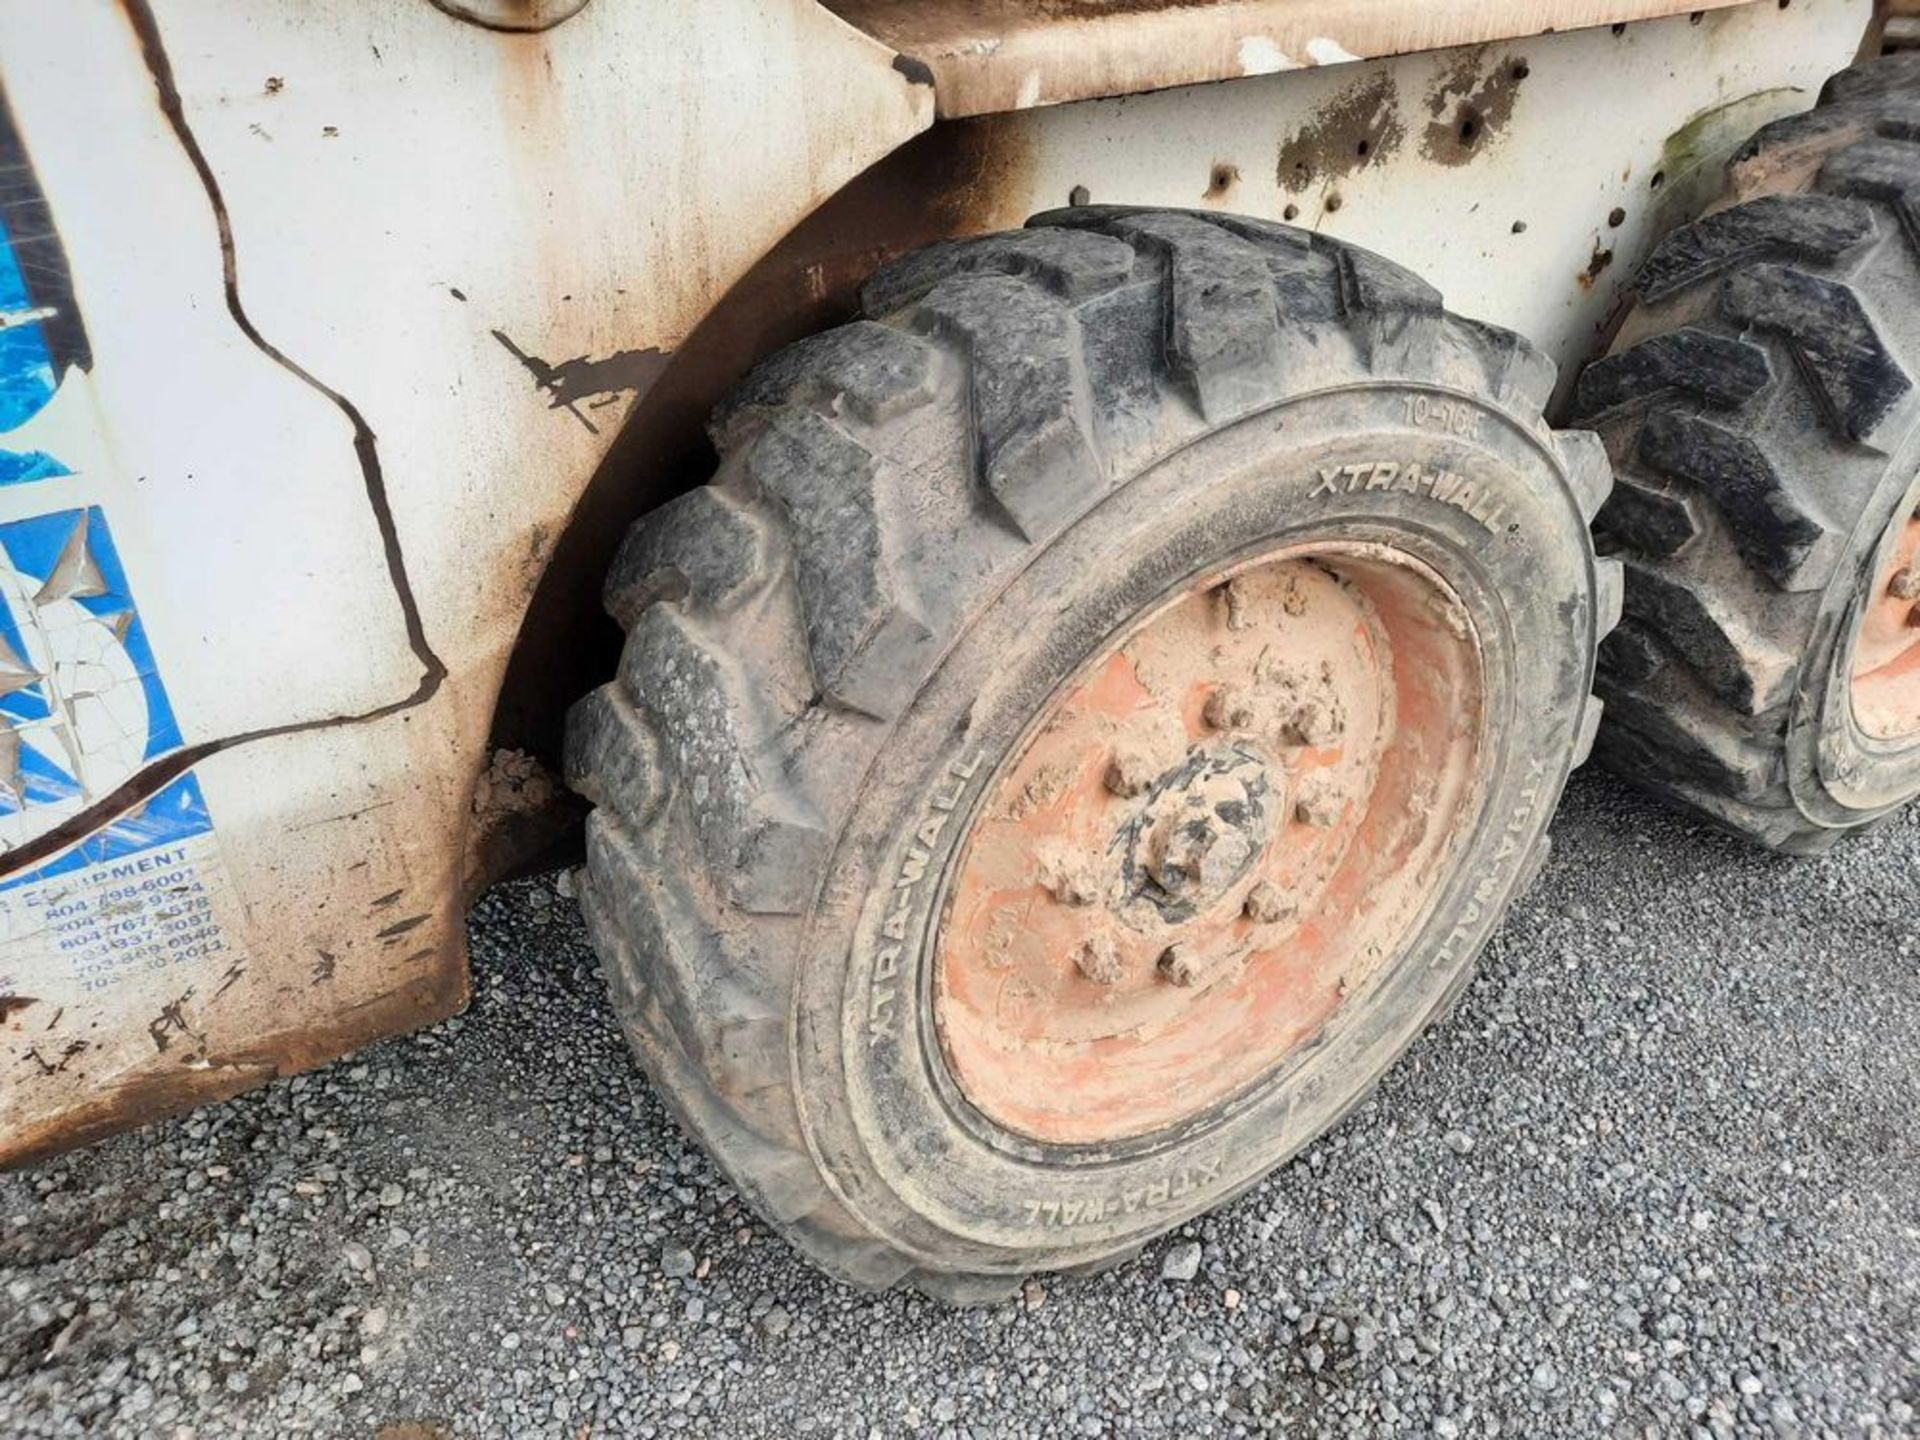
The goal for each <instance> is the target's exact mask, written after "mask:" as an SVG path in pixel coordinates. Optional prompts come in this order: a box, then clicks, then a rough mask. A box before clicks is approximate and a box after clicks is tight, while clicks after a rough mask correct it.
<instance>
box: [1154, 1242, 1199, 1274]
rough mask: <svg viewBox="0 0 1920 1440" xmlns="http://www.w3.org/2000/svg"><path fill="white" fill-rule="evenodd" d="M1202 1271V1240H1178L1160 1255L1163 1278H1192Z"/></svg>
mask: <svg viewBox="0 0 1920 1440" xmlns="http://www.w3.org/2000/svg"><path fill="white" fill-rule="evenodd" d="M1199 1273H1200V1242H1199V1241H1198V1240H1176V1241H1174V1242H1173V1244H1171V1245H1169V1246H1168V1247H1167V1253H1166V1254H1165V1255H1162V1256H1161V1257H1160V1278H1161V1279H1162V1280H1191V1279H1193V1277H1194V1276H1196V1275H1198V1274H1199Z"/></svg>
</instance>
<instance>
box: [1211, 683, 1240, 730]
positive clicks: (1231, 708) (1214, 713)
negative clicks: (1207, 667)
mask: <svg viewBox="0 0 1920 1440" xmlns="http://www.w3.org/2000/svg"><path fill="white" fill-rule="evenodd" d="M1200 718H1201V719H1203V720H1205V721H1206V722H1207V724H1209V725H1211V726H1212V727H1213V728H1214V729H1216V730H1245V729H1248V728H1250V727H1251V726H1252V724H1253V702H1252V701H1251V700H1249V699H1248V698H1247V697H1246V695H1245V694H1244V693H1242V692H1241V691H1239V690H1236V689H1234V688H1233V687H1232V686H1231V685H1222V686H1221V687H1220V688H1219V689H1218V690H1216V691H1214V692H1213V693H1212V694H1211V695H1209V696H1208V697H1207V704H1206V708H1205V709H1204V710H1202V711H1201V712H1200Z"/></svg>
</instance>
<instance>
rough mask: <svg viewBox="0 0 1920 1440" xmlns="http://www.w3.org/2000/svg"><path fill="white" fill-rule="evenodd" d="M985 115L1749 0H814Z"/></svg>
mask: <svg viewBox="0 0 1920 1440" xmlns="http://www.w3.org/2000/svg"><path fill="white" fill-rule="evenodd" d="M822 3H824V4H826V5H827V6H828V8H830V9H831V10H833V11H834V12H835V13H836V14H838V15H839V16H841V18H843V19H845V20H846V21H847V22H848V23H849V24H853V25H857V26H859V27H860V28H861V29H862V30H864V31H866V32H867V33H868V34H870V35H872V36H873V37H874V38H875V39H877V40H880V41H882V42H883V43H885V44H887V45H889V46H891V47H893V48H894V49H895V50H898V51H899V52H900V53H901V57H902V60H901V63H902V64H903V65H905V66H908V67H909V68H911V69H913V70H914V71H915V72H916V73H921V74H924V75H926V76H927V77H928V78H929V79H930V80H931V81H932V82H933V86H934V93H935V97H936V99H937V102H938V105H939V111H940V114H941V115H942V116H960V115H986V114H992V113H995V112H998V111H1004V110H1027V109H1031V108H1033V107H1034V106H1036V105H1059V104H1064V103H1066V102H1067V101H1071V100H1088V99H1093V98H1095V97H1098V96H1102V95H1131V94H1135V93H1137V92H1140V91H1144V90H1164V89H1167V88H1169V87H1171V86H1175V85H1195V84H1201V83H1204V82H1206V81H1210V80H1233V79H1239V78H1242V77H1245V76H1249V75H1270V74H1273V73H1275V72H1277V71H1282V70H1300V69H1308V68H1312V67H1314V66H1320V65H1339V64H1345V63H1348V62H1351V61H1354V60H1368V59H1374V58H1378V57H1381V56H1388V55H1406V54H1411V53H1413V52H1416V51H1422V50H1438V49H1442V48H1445V47H1449V46H1459V45H1479V44H1483V43H1485V42H1487V41H1491V40H1511V39H1515V38H1519V37H1523V36H1534V35H1542V34H1552V33H1555V32H1565V31H1569V30H1578V29H1583V28H1586V27H1590V26H1596V25H1619V24H1625V23H1629V22H1633V21H1640V20H1650V19H1655V18H1658V17H1660V16H1666V15H1679V14H1689V13H1698V12H1701V11H1706V10H1717V9H1723V8H1727V7H1729V6H1733V5H1739V4H1745V3H1748V0H1551V3H1545V4H1543V3H1539V0H1049V3H1040V0H822Z"/></svg>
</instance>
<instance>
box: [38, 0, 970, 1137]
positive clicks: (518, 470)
mask: <svg viewBox="0 0 1920 1440" xmlns="http://www.w3.org/2000/svg"><path fill="white" fill-rule="evenodd" d="M484 9H485V7H479V9H478V10H476V7H475V6H473V5H464V6H454V7H451V8H437V7H436V6H435V5H432V4H429V3H427V0H396V3H393V4H363V5H347V6H328V7H315V6H312V5H308V4H305V3H301V0H262V3H259V4H255V5H252V6H250V7H248V11H247V18H246V23H245V24H244V25H240V24H236V23H235V21H234V17H233V13H232V9H231V7H230V6H228V5H226V4H224V3H222V0H121V3H120V4H118V5H115V4H110V3H106V0H87V3H76V4H73V5H59V6H13V7H5V8H4V9H0V83H3V84H4V89H5V97H6V102H7V107H6V108H7V110H8V112H9V114H10V116H11V119H12V121H13V122H14V123H13V126H12V129H11V130H10V131H9V134H11V136H12V137H13V140H14V142H15V150H14V153H10V154H8V155H6V156H5V157H3V158H4V159H5V161H6V162H7V165H8V169H7V170H6V172H5V173H6V174H7V175H9V176H12V177H14V179H13V180H12V181H11V184H12V188H11V189H9V190H6V191H0V203H6V204H7V206H8V208H7V209H6V210H5V212H4V215H3V216H0V218H4V220H5V222H6V226H7V237H6V238H7V240H8V241H9V244H8V245H7V246H6V247H4V248H5V249H6V251H7V254H8V256H9V257H10V259H9V265H10V266H11V269H10V268H9V265H0V308H3V309H4V311H5V321H4V323H3V324H0V646H4V648H3V649H0V1160H12V1159H18V1158H21V1157H22V1156H26V1155H31V1154H35V1153H40V1152H43V1151H46V1150H49V1149H53V1148H57V1147H59V1146H60V1145H63V1144H68V1143H74V1142H77V1141H81V1140H85V1139H90V1138H92V1137H94V1136H96V1135H98V1134H101V1133H104V1132H105V1131H107V1130H110V1129H113V1128H118V1127H119V1126H122V1125H124V1124H127V1123H131V1122H133V1121H137V1120H140V1119H143V1118H147V1117H150V1116H152V1115H156V1114H159V1113H163V1112H164V1111H167V1110H170V1109H175V1108H179V1107H180V1106H182V1105H185V1104H189V1103H193V1102H195V1101H198V1100H203V1099H208V1098H213V1097H216V1096H222V1095H227V1094H231V1093H234V1092H235V1091H237V1090H239V1089H243V1088H245V1087H246V1086H248V1085H251V1084H253V1083H256V1082H257V1081H259V1080H260V1079H263V1078H265V1077H267V1076H270V1075H272V1074H276V1073H284V1072H287V1071H290V1070H295V1069H299V1068H303V1067H305V1066H309V1065H312V1064H316V1063H319V1062H321V1061H324V1060H326V1059H329V1058H331V1057H332V1056H335V1055H338V1054H340V1053H343V1052H344V1051H346V1050H348V1049H351V1048H352V1047H353V1046H355V1045H357V1044H359V1043H362V1042H364V1041H365V1040H367V1039H370V1038H373V1037H375V1036H378V1035H381V1034H386V1033H391V1032H393V1031H395V1030H399V1029H405V1028H409V1027H411V1026H414V1025H417V1024H420V1023H424V1022H426V1021H430V1020H433V1019H436V1018H438V1017H440V1016H443V1015H445V1014H448V1013H450V1012H451V1011H452V1010H454V1009H456V1008H458V1006H459V1005H460V1004H461V1003H462V1001H463V999H464V984H465V971H464V957H463V950H462V918H463V908H464V900H465V897H466V893H467V888H468V881H469V880H470V878H471V876H472V874H473V870H474V865H473V857H474V855H475V854H476V853H477V852H478V851H479V850H480V849H482V848H483V847H484V846H485V845H486V843H487V837H488V835H489V834H492V833H497V832H498V830H499V827H500V822H501V821H502V819H503V816H505V815H506V814H507V812H511V811H512V810H513V808H514V807H515V806H516V805H518V804H520V803H521V802H522V801H523V800H524V799H526V798H527V797H528V796H529V795H530V794H531V793H532V792H533V791H534V790H536V789H537V788H538V786H537V785H529V784H528V783H526V782H527V780H528V777H527V776H524V775H521V774H520V773H519V772H518V771H517V770H516V769H515V767H514V766H512V765H494V766H492V767H491V771H492V773H491V774H489V777H488V782H487V783H486V784H485V785H479V786H477V782H478V781H480V779H481V777H482V775H483V772H487V771H488V770H489V760H490V757H489V754H488V749H487V735H488V726H489V722H490V720H491V717H492V714H493V709H494V699H495V695H496V693H497V691H498V687H499V682H500V676H501V672H502V670H503V669H504V666H505V663H506V658H507V655H508V652H509V649H510V647H511V644H512V641H513V638H514V635H515V633H516V630H517V628H518V625H519V621H520V617H521V615H522V612H523V611H524V609H525V606H526V602H527V597H528V595H529V593H530V592H531V590H532V588H533V586H534V585H535V584H536V583H537V581H538V579H539V577H540V575H541V573H542V571H543V569H544V566H545V562H546V559H547V556H548V554H549V551H550V549H551V546H552V544H553V542H554V539H555V537H556V536H557V535H558V534H559V533H560V532H561V530H562V529H563V528H564V526H565V524H566V521H567V518H568V515H569V513H570V511H571V509H572V506H573V504H574V503H575V501H576V499H577V497H578V496H579V494H580V493H581V491H582V489H583V488H584V487H585V485H586V482H587V479H588V477H589V476H591V475H592V474H593V473H594V472H595V470H596V469H597V468H598V467H599V466H600V465H601V463H602V462H603V461H604V459H605V457H606V454H607V450H608V447H609V445H610V444H611V442H612V440H613V437H614V436H615V434H616V433H617V432H618V431H619V429H620V427H621V424H622V422H623V419H624V417H625V415H626V413H627V411H628V409H629V408H630V407H631V406H632V404H633V403H634V401H635V399H636V397H637V396H639V395H640V394H642V393H644V392H645V391H646V390H647V389H649V388H650V386H651V385H652V383H653V381H654V379H655V378H656V377H657V376H658V375H659V374H660V373H661V371H662V369H663V368H664V366H665V364H666V362H667V358H668V357H669V356H670V355H671V353H672V352H673V351H674V349H675V348H676V347H677V346H678V345H679V344H680V343H681V341H682V340H683V339H684V337H685V336H686V335H687V334H688V333H689V332H690V331H691V330H692V329H693V328H694V326H695V325H696V324H697V322H698V321H699V319H700V317H701V316H702V315H704V314H705V313H706V312H707V311H708V310H709V309H710V308H711V307H712V305H713V303H714V301H715V300H716V298H717V297H718V296H719V295H720V294H721V293H722V292H723V291H724V290H725V289H726V288H727V287H728V286H729V285H731V284H732V283H733V282H734V280H735V279H737V278H738V277H739V276H740V275H741V274H743V273H744V272H745V271H746V270H747V268H748V267H749V266H750V265H751V264H752V262H753V261H754V260H755V259H756V258H757V257H758V256H759V255H760V254H761V253H762V252H763V251H764V250H766V249H767V248H768V247H770V246H771V245H772V244H773V243H774V242H775V241H777V240H778V238H779V237H780V236H781V235H783V234H784V233H786V232H787V231H788V230H790V229H791V228H792V227H793V225H794V224H795V223H796V222H797V221H798V220H799V219H800V218H801V217H802V216H804V215H805V214H806V213H807V212H809V211H810V210H812V209H813V208H814V207H815V206H816V205H817V204H818V203H819V202H820V201H821V200H822V199H823V198H824V197H826V196H827V195H829V194H831V193H832V192H833V191H834V190H836V189H838V188H839V187H840V186H842V185H844V184H845V183H846V182H847V181H848V180H849V179H851V178H852V177H853V176H854V175H855V174H857V173H858V172H859V171H860V170H861V169H862V168H864V167H865V166H866V165H868V164H869V163H871V162H872V161H873V160H874V159H876V158H878V157H879V156H881V155H883V154H885V153H886V152H887V151H889V150H891V149H893V148H894V147H895V146H897V145H898V144H900V143H901V142H902V141H903V140H905V139H907V138H908V137H910V136H911V135H913V134H915V133H917V132H918V131H920V130H922V129H924V128H925V127H926V126H927V125H928V124H929V123H931V120H932V101H931V96H930V93H929V91H928V88H927V87H926V86H925V85H924V84H922V83H918V82H916V81H914V80H913V79H911V78H909V77H907V76H905V75H903V74H901V73H900V72H899V71H897V70H895V69H894V68H893V66H892V60H893V56H892V54H891V52H889V51H888V50H886V49H885V48H884V47H882V46H880V45H878V44H877V43H875V42H874V41H872V40H870V39H869V38H867V37H865V36H863V35H861V34H859V33H858V32H857V31H854V30H853V29H851V28H849V27H847V26H845V25H843V24H842V23H841V22H839V21H838V20H836V19H834V18H833V17H832V16H831V15H829V14H827V12H825V11H823V10H821V9H819V8H818V7H817V6H816V5H814V4H812V3H811V0H720V3H709V4H703V5H701V6H697V7H695V6H685V7H682V6H662V5H659V4H656V3H650V0H594V3H591V4H587V5H585V6H584V7H582V6H579V5H573V6H572V7H571V8H569V7H568V6H566V5H559V6H548V7H543V8H542V9H541V15H540V17H539V18H541V19H542V21H543V23H544V25H545V28H536V29H533V30H523V31H520V32H518V33H516V32H514V31H512V30H509V29H505V28H502V27H500V26H498V25H488V24H486V23H474V22H475V20H476V19H478V20H480V21H482V22H484V21H485V19H486V16H485V15H484V14H482V13H480V11H483V10H484ZM468 12H473V13H468ZM546 22H551V23H546ZM21 177H27V178H21ZM16 200H17V201H19V202H20V203H19V204H17V205H15V204H12V202H13V201H16ZM43 235H53V236H57V237H58V244H57V246H50V245H49V244H48V243H47V242H45V241H44V240H43V239H41V238H40V237H41V236H43ZM22 245H26V246H28V247H29V249H28V251H27V252H25V253H23V252H22V250H21V248H20V247H21V246H22ZM55 261H57V262H58V263H57V264H54V263H53V262H55ZM23 263H24V264H25V265H26V266H27V273H28V274H29V275H30V278H31V279H32V281H33V284H32V285H31V286H29V287H27V289H26V291H25V292H24V293H16V292H19V290H20V287H19V286H15V287H14V288H13V290H8V289H7V281H8V278H9V276H10V275H17V274H19V273H20V271H19V266H20V264H23ZM50 265H51V266H52V271H49V269H48V267H49V266H50ZM54 272H57V274H58V275H59V276H61V277H64V278H65V280H66V281H70V283H63V284H61V285H51V284H49V283H48V281H47V276H48V275H49V274H50V273H54ZM29 350H30V351H31V353H28V352H29ZM9 407H11V408H9ZM555 703H556V704H559V703H564V697H556V700H555ZM534 778H536V779H537V777H534Z"/></svg>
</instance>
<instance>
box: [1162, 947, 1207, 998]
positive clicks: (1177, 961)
mask: <svg viewBox="0 0 1920 1440" xmlns="http://www.w3.org/2000/svg"><path fill="white" fill-rule="evenodd" d="M1202 969H1203V966H1202V965H1201V961H1200V953H1199V951H1197V950H1196V949H1194V947H1193V946H1191V945H1189V944H1188V943H1187V942H1186V941H1184V940H1176V941H1174V942H1173V944H1171V945H1169V946H1168V947H1167V948H1166V949H1165V950H1164V951H1162V952H1161V955H1160V965H1159V970H1160V977H1161V979H1163V980H1165V981H1167V983H1168V984H1170V985H1178V986H1181V987H1182V988H1183V989H1184V988H1185V987H1187V986H1191V985H1196V984H1198V983H1199V981H1200V974H1201V971H1202Z"/></svg>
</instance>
